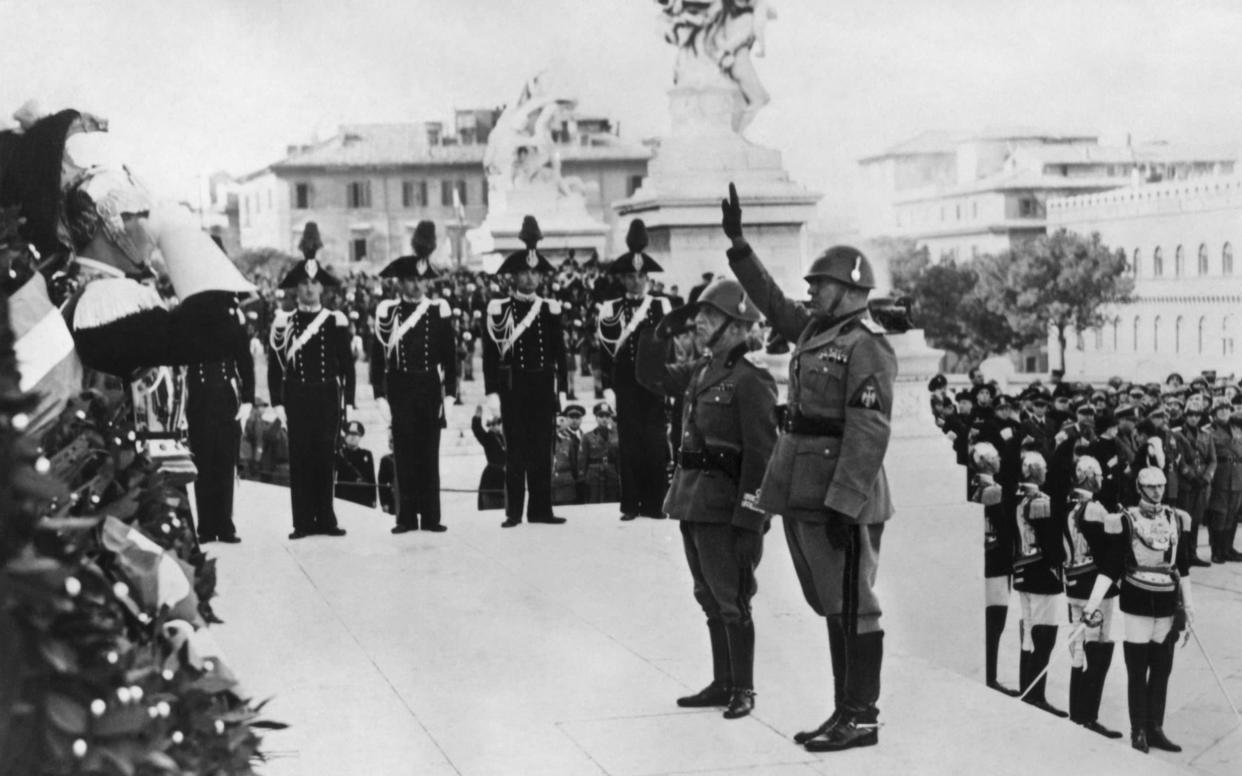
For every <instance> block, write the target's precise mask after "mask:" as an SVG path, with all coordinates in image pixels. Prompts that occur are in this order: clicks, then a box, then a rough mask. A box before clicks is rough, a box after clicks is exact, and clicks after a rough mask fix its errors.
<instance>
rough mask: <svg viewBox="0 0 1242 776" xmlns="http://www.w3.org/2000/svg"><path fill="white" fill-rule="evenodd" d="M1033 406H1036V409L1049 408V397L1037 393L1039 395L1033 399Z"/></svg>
mask: <svg viewBox="0 0 1242 776" xmlns="http://www.w3.org/2000/svg"><path fill="white" fill-rule="evenodd" d="M1031 404H1032V405H1033V406H1035V407H1044V408H1047V406H1048V397H1047V396H1044V395H1043V394H1042V393H1037V394H1035V398H1033V399H1031Z"/></svg>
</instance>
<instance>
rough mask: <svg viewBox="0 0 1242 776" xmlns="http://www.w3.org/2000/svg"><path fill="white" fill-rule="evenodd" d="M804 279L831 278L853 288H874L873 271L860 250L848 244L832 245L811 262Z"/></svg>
mask: <svg viewBox="0 0 1242 776" xmlns="http://www.w3.org/2000/svg"><path fill="white" fill-rule="evenodd" d="M805 278H806V280H810V279H811V278H832V279H833V280H835V281H837V282H839V283H844V284H845V285H847V286H852V287H854V288H867V289H872V288H875V272H874V271H872V269H871V262H870V261H868V260H867V257H866V256H864V255H862V251H860V250H858V249H857V248H851V247H850V246H848V245H834V246H833V247H831V248H829V249H828V250H826V251H824V252H823V253H822V254H821V255H820V257H819V258H818V259H816V260H815V261H813V262H811V268H810V269H809V270H807V273H806V275H805Z"/></svg>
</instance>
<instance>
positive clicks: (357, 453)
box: [335, 447, 376, 508]
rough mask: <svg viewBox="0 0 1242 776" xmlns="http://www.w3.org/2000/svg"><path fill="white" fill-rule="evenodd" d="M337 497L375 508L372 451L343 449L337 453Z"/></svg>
mask: <svg viewBox="0 0 1242 776" xmlns="http://www.w3.org/2000/svg"><path fill="white" fill-rule="evenodd" d="M335 493H336V497H337V498H339V499H344V500H346V501H352V502H354V503H355V504H361V505H363V506H364V507H372V508H374V507H375V498H376V489H375V458H374V456H372V455H371V451H370V450H366V449H364V448H361V447H358V448H355V449H352V450H351V449H350V448H348V447H342V448H341V449H340V450H337V451H336V490H335Z"/></svg>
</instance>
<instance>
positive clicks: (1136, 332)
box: [1132, 315, 1142, 353]
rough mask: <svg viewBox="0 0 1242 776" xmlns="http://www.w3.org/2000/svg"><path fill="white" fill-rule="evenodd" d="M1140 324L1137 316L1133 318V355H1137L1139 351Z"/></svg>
mask: <svg viewBox="0 0 1242 776" xmlns="http://www.w3.org/2000/svg"><path fill="white" fill-rule="evenodd" d="M1141 322H1142V319H1141V318H1139V317H1138V316H1137V315H1136V316H1134V340H1133V343H1132V344H1133V345H1134V352H1135V353H1137V352H1138V349H1139V324H1140V323H1141Z"/></svg>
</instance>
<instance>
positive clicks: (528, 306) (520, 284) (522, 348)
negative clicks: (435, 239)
mask: <svg viewBox="0 0 1242 776" xmlns="http://www.w3.org/2000/svg"><path fill="white" fill-rule="evenodd" d="M518 238H519V239H520V240H521V241H522V243H523V244H524V245H525V246H526V250H521V251H517V252H515V253H511V254H509V257H508V258H506V259H505V260H504V263H502V264H501V265H500V269H499V270H498V271H499V272H500V274H502V275H508V276H509V278H510V282H511V284H512V294H511V295H510V296H507V297H502V298H500V299H493V300H492V301H491V302H489V303H488V305H487V333H488V336H487V338H485V339H484V341H483V385H484V390H485V391H486V392H487V394H488V401H489V402H494V401H495V399H494V398H493V397H496V396H498V397H499V402H500V417H501V422H502V423H503V426H504V433H505V521H504V522H503V523H501V526H502V527H504V528H512V527H513V526H515V525H518V524H519V523H521V522H522V508H523V506H524V505H525V504H524V502H525V501H526V490H527V489H528V488H529V490H530V505H529V508H528V509H527V510H526V515H527V520H528V521H529V522H532V523H563V522H565V518H563V517H556V516H555V515H553V514H552V440H553V437H554V436H555V433H556V411H557V409H558V407H559V404H558V401H557V394H558V393H560V394H564V393H565V388H566V385H567V384H568V377H569V375H568V374H567V372H566V365H565V338H564V336H563V334H562V332H561V303H560V302H558V301H556V300H555V299H544V298H543V297H541V296H539V294H538V291H539V284H540V283H541V282H542V281H543V278H544V273H545V272H551V271H552V269H553V268H552V264H551V262H549V261H548V260H547V258H545V257H544V256H543V254H541V253H539V252H538V251H537V250H535V246H536V245H538V244H539V241H540V240H541V239H543V233H542V232H541V231H540V230H539V224H538V222H536V221H535V219H534V217H533V216H526V218H524V219H523V220H522V229H521V231H520V232H519V233H518Z"/></svg>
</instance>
